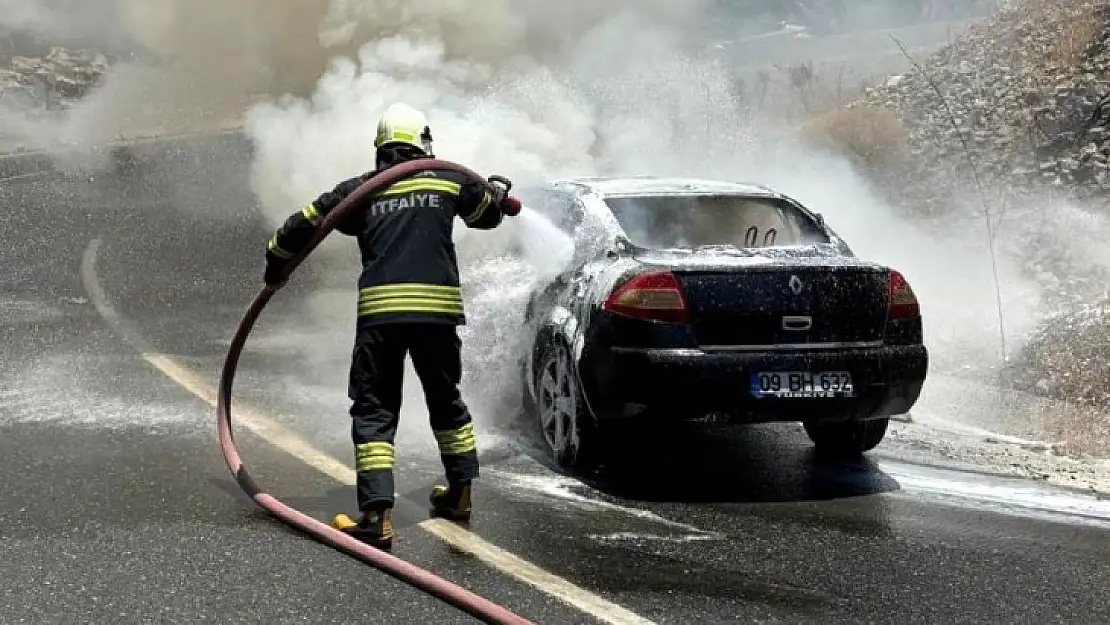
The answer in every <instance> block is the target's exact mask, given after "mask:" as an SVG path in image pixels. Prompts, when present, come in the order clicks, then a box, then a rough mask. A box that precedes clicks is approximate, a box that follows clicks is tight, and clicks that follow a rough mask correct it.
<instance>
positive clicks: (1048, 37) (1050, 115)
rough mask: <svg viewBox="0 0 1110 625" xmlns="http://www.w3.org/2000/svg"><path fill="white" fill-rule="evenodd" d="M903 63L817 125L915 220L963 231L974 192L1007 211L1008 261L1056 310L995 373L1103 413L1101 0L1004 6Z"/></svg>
mask: <svg viewBox="0 0 1110 625" xmlns="http://www.w3.org/2000/svg"><path fill="white" fill-rule="evenodd" d="M892 43H893V42H892ZM914 61H915V62H917V63H918V64H919V65H920V69H918V70H911V71H908V72H906V73H905V74H903V75H899V76H891V77H888V78H887V79H885V81H884V82H883V83H882V84H880V85H878V86H876V87H873V88H871V89H868V90H867V91H866V92H865V95H864V97H863V99H862V100H861V101H859V102H856V103H854V104H852V105H850V106H849V107H847V108H845V109H842V110H839V111H835V112H834V113H832V114H830V115H828V116H826V117H825V118H822V119H821V120H820V123H819V124H817V126H819V127H820V128H821V130H822V131H823V132H824V135H823V136H824V137H825V138H826V139H827V138H829V136H832V138H833V139H834V140H833V142H832V144H833V145H835V146H838V147H839V149H842V150H846V151H847V152H848V153H850V154H852V155H854V156H855V157H857V159H858V160H859V162H860V164H861V165H862V166H863V167H864V168H866V169H867V170H868V171H870V172H871V173H872V174H873V175H874V176H875V181H876V183H877V184H878V186H880V187H883V188H884V190H885V191H886V192H887V193H888V197H889V198H890V199H891V200H892V201H893V202H895V203H896V204H898V205H901V206H903V207H905V208H906V209H907V210H910V211H912V212H914V213H915V214H919V215H921V214H924V215H928V216H932V217H941V216H943V217H944V219H942V220H937V221H935V223H940V224H947V227H960V225H959V224H960V223H966V220H968V219H970V218H973V217H976V216H977V217H978V218H979V219H981V218H982V213H981V212H980V211H981V210H982V205H981V204H980V203H979V202H980V199H979V197H978V195H977V193H976V189H983V190H984V191H985V192H986V194H987V196H988V203H989V204H990V212H991V213H992V215H994V216H997V215H999V214H1001V213H1003V212H1007V214H1009V215H1011V216H1010V217H1008V218H1007V219H1008V223H1009V224H1011V225H1010V226H1009V228H1010V230H1011V231H1009V232H1008V233H1007V235H1006V237H1007V239H1008V245H1009V246H1010V248H1009V249H1006V250H1005V253H1006V254H1007V258H1010V259H1016V261H1017V262H1019V263H1024V264H1025V265H1026V270H1027V274H1028V276H1029V277H1030V278H1031V279H1033V280H1035V281H1036V282H1037V283H1038V284H1039V285H1041V288H1042V289H1043V290H1044V293H1043V297H1044V299H1045V301H1046V302H1049V303H1050V304H1051V306H1052V307H1053V308H1054V309H1056V310H1059V311H1061V312H1059V313H1058V314H1055V315H1054V316H1052V317H1051V318H1049V319H1046V320H1045V321H1044V322H1043V323H1042V325H1041V327H1040V329H1039V330H1038V331H1037V332H1036V333H1035V334H1034V336H1032V337H1031V338H1030V339H1029V340H1028V341H1026V342H1025V344H1024V346H1023V347H1022V348H1021V350H1020V351H1019V352H1018V353H1016V354H1013V355H1011V357H1010V359H1009V360H1008V362H1006V363H1005V365H1004V367H1003V370H1002V374H1003V375H1002V379H1003V380H1004V381H1005V382H1006V383H1007V384H1009V385H1011V386H1013V387H1015V388H1017V389H1020V390H1024V391H1030V392H1033V393H1037V394H1041V395H1046V396H1051V397H1054V398H1058V399H1066V400H1068V401H1077V402H1082V403H1088V404H1096V405H1098V406H1101V407H1105V408H1107V409H1110V393H1107V392H1106V391H1104V390H1103V389H1104V385H1105V383H1106V380H1107V375H1110V307H1108V298H1107V297H1106V294H1107V293H1108V287H1107V285H1108V284H1110V265H1107V264H1106V263H1105V258H1106V257H1105V256H1101V252H1100V251H1099V250H1100V249H1101V244H1099V243H1098V241H1099V239H1100V238H1101V237H1103V236H1104V235H1105V232H1103V233H1100V232H1099V231H1098V230H1096V229H1094V227H1095V220H1098V219H1099V217H1098V215H1102V216H1105V217H1110V213H1108V212H1107V211H1106V209H1107V208H1108V207H1110V205H1108V203H1107V200H1108V199H1110V3H1107V2H1105V1H1101V2H1100V1H1094V0H1013V1H1012V2H1010V3H1009V4H1008V5H1007V6H1005V7H1003V8H1002V9H1001V10H1000V11H999V12H997V13H996V14H995V15H993V16H992V17H991V18H989V19H987V20H985V21H984V22H982V23H980V24H978V25H976V26H975V27H973V29H972V30H970V31H969V32H968V33H966V34H965V35H964V36H963V37H961V38H960V39H959V40H958V41H957V42H956V43H955V44H953V45H950V46H948V47H946V48H944V49H943V50H941V51H940V52H939V53H937V54H934V55H932V56H930V57H928V58H915V59H914ZM923 74H924V75H923ZM969 154H970V159H971V160H972V161H973V162H974V164H975V170H972V169H971V167H970V166H969ZM973 171H974V172H976V173H977V174H978V176H977V177H976V176H973V175H972V173H973ZM1062 198H1066V199H1069V200H1071V203H1072V204H1073V205H1075V206H1079V207H1081V210H1082V211H1087V212H1090V213H1091V214H1092V215H1093V216H1092V217H1091V218H1090V220H1088V221H1087V222H1083V221H1081V220H1077V221H1076V224H1081V223H1086V224H1087V227H1089V228H1092V229H1090V230H1083V231H1084V232H1087V233H1088V237H1087V238H1088V239H1089V241H1088V242H1089V243H1090V245H1087V247H1086V248H1084V247H1083V242H1082V241H1081V239H1082V237H1077V236H1075V234H1076V232H1075V231H1067V230H1061V229H1060V228H1063V227H1064V226H1060V225H1059V224H1058V223H1056V221H1057V220H1059V219H1062V218H1063V215H1056V216H1055V217H1054V216H1053V215H1052V214H1051V213H1049V212H1048V209H1050V208H1053V207H1056V208H1057V209H1058V207H1060V206H1062V204H1061V203H1059V202H1055V203H1051V202H1054V201H1055V200H1059V199H1062ZM1048 199H1051V201H1048ZM1077 210H1078V209H1077ZM976 213H978V215H976ZM1015 214H1017V215H1021V217H1016V216H1013V215H1015ZM1071 214H1072V215H1075V214H1079V213H1074V212H1073V213H1071ZM1073 219H1074V217H1073ZM1083 219H1087V218H1083ZM961 220H964V221H963V222H961ZM992 221H993V220H992ZM1102 221H1105V219H1102ZM1019 223H1020V224H1021V225H1015V224H1019ZM1076 224H1073V225H1072V226H1068V227H1082V226H1079V225H1076ZM1013 228H1017V230H1013ZM1054 228H1056V229H1054ZM1062 237H1066V238H1062ZM1097 256H1101V258H1096V257H1097ZM1011 338H1013V337H1011Z"/></svg>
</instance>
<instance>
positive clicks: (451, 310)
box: [266, 169, 503, 325]
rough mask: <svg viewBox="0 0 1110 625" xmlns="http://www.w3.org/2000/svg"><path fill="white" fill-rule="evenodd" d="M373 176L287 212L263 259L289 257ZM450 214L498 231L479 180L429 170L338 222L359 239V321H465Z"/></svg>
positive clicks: (496, 215) (494, 210) (495, 209)
mask: <svg viewBox="0 0 1110 625" xmlns="http://www.w3.org/2000/svg"><path fill="white" fill-rule="evenodd" d="M377 173H378V172H377V171H375V172H371V173H369V174H365V175H362V176H356V177H354V178H349V179H347V180H344V181H342V182H340V183H339V184H337V185H336V186H335V188H334V189H332V190H331V191H329V192H326V193H323V194H322V195H320V197H318V198H316V199H315V200H313V201H312V202H311V203H310V204H308V205H307V206H305V207H304V209H303V210H301V211H298V212H296V213H293V214H292V215H290V216H289V217H288V218H287V219H286V220H285V222H284V223H283V224H282V225H281V227H279V228H278V229H277V230H276V231H275V232H274V234H273V236H271V237H270V240H269V243H268V244H267V250H266V260H267V262H268V263H281V262H282V261H285V260H288V259H290V258H292V257H293V256H294V255H296V254H297V252H299V251H300V250H302V249H303V248H304V247H305V246H306V245H307V244H308V241H309V239H311V238H312V233H313V230H314V229H315V228H316V227H317V226H318V225H319V223H320V221H321V220H322V219H323V218H324V217H325V216H326V215H327V214H328V212H330V211H331V210H333V209H334V208H335V207H336V206H338V205H339V203H340V202H341V201H343V199H344V198H345V197H347V196H348V195H350V194H351V193H352V192H353V191H354V190H355V189H357V188H358V187H359V186H360V185H362V183H363V182H365V181H366V180H369V179H370V178H371V177H373V176H374V175H375V174H377ZM456 216H458V217H460V218H461V219H462V221H463V223H464V224H466V225H467V226H469V227H471V228H478V229H482V230H489V229H492V228H495V227H497V226H498V225H499V224H500V223H501V220H502V217H503V215H502V211H501V207H500V206H497V205H495V204H494V202H493V197H492V193H491V190H490V187H489V186H488V184H487V183H485V182H484V181H478V180H473V179H470V178H469V177H468V176H466V175H464V174H460V173H457V172H454V171H445V170H432V169H429V170H426V171H422V172H419V173H417V174H415V175H413V176H411V177H409V178H406V179H404V180H401V181H400V182H397V183H394V184H393V185H392V186H390V187H388V188H386V189H384V190H381V191H378V192H376V193H374V194H372V195H370V196H367V197H366V198H365V200H364V201H363V202H362V206H360V207H357V208H355V209H354V211H353V212H352V215H351V217H350V218H349V219H346V220H344V222H343V223H340V224H338V225H337V227H336V230H338V231H339V232H342V233H343V234H346V235H349V236H354V237H357V238H358V245H359V250H360V251H361V255H362V274H361V275H360V276H359V280H358V286H359V297H358V316H359V321H360V323H370V324H374V323H387V322H411V321H416V322H432V323H449V324H459V325H461V324H465V323H466V316H465V314H464V311H463V300H462V293H461V290H460V288H459V267H458V259H457V257H456V255H455V245H454V242H453V241H452V239H451V233H452V229H453V227H454V219H455V217H456Z"/></svg>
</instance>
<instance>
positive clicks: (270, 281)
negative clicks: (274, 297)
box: [262, 257, 287, 289]
mask: <svg viewBox="0 0 1110 625" xmlns="http://www.w3.org/2000/svg"><path fill="white" fill-rule="evenodd" d="M285 267H286V265H285V261H283V260H278V259H276V258H269V257H268V258H266V271H265V272H264V273H263V274H262V280H263V281H264V282H265V283H266V286H268V287H270V288H272V289H280V288H281V287H282V286H284V285H285V281H286V280H287V278H285V277H283V276H282V275H281V274H282V272H283V271H284V270H285Z"/></svg>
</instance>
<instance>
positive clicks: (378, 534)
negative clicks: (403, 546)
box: [331, 508, 393, 551]
mask: <svg viewBox="0 0 1110 625" xmlns="http://www.w3.org/2000/svg"><path fill="white" fill-rule="evenodd" d="M331 525H332V527H334V528H335V529H337V530H339V531H341V532H343V533H344V534H347V535H349V536H352V537H354V538H357V539H359V540H361V541H362V542H364V543H366V544H368V545H370V546H372V547H377V548H378V549H381V550H382V551H389V550H390V549H392V548H393V509H392V508H386V509H385V510H365V511H363V513H362V517H360V518H359V520H358V522H357V523H356V522H354V521H353V520H351V517H349V516H347V515H346V514H337V515H335V518H334V519H333V520H332V522H331Z"/></svg>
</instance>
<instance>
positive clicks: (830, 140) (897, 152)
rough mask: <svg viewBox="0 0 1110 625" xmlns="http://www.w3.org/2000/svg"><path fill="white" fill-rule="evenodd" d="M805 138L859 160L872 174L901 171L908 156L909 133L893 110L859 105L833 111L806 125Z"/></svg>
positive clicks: (819, 145) (816, 144)
mask: <svg viewBox="0 0 1110 625" xmlns="http://www.w3.org/2000/svg"><path fill="white" fill-rule="evenodd" d="M802 137H803V139H805V140H806V141H807V142H809V143H810V144H812V145H813V146H814V147H818V148H822V149H826V150H831V151H835V152H838V153H841V154H845V155H847V156H849V157H851V158H853V159H856V160H857V162H859V163H860V164H861V165H863V166H864V167H866V168H867V169H869V170H871V171H885V170H889V169H891V168H892V167H899V166H901V165H903V164H904V163H905V162H906V159H907V157H908V155H909V133H908V131H907V130H906V127H905V126H904V125H903V124H902V121H901V120H900V119H899V118H898V116H897V115H896V114H895V113H894V112H893V111H891V110H890V109H888V108H886V107H882V106H873V105H869V104H856V105H852V106H847V107H840V108H836V109H833V110H832V111H829V112H827V113H824V114H822V115H819V116H817V117H815V118H814V119H812V120H811V121H809V122H808V123H806V124H804V125H803V127H802Z"/></svg>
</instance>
